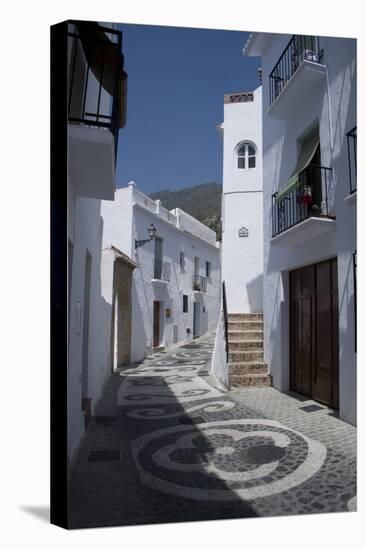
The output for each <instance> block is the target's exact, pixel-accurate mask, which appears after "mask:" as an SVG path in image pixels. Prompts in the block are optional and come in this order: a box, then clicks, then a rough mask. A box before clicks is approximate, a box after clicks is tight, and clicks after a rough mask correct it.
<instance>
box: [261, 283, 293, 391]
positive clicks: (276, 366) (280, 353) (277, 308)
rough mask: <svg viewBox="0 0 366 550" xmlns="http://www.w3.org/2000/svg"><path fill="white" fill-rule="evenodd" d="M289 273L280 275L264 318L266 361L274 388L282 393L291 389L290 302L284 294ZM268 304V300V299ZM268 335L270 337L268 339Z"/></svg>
mask: <svg viewBox="0 0 366 550" xmlns="http://www.w3.org/2000/svg"><path fill="white" fill-rule="evenodd" d="M286 275H288V274H287V273H286V274H285V273H278V276H277V283H276V288H275V290H274V292H271V308H270V309H266V311H265V316H264V328H263V330H264V334H265V338H264V361H265V362H266V363H267V365H268V370H269V373H270V374H271V376H272V382H273V387H275V388H277V389H278V390H280V391H286V390H288V388H289V385H290V383H289V381H290V373H289V369H290V364H289V356H288V350H289V338H290V335H289V330H290V327H289V307H290V306H289V300H286V298H285V297H284V292H283V277H284V276H286ZM267 304H268V299H267ZM266 334H268V337H266Z"/></svg>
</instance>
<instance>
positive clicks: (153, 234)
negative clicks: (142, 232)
mask: <svg viewBox="0 0 366 550" xmlns="http://www.w3.org/2000/svg"><path fill="white" fill-rule="evenodd" d="M147 232H148V234H149V237H150V239H141V240H140V241H138V240H136V239H135V250H137V248H139V247H140V246H144V244H146V243H149V242H150V241H152V240H153V239H156V235H157V233H158V230H157V229H156V227H154V224H150V225H149V227H148V228H147Z"/></svg>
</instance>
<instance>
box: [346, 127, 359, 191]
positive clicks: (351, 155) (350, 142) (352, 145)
mask: <svg viewBox="0 0 366 550" xmlns="http://www.w3.org/2000/svg"><path fill="white" fill-rule="evenodd" d="M347 148H348V175H349V189H350V194H351V195H352V193H355V192H356V191H357V126H355V127H354V128H352V130H351V131H350V132H348V133H347Z"/></svg>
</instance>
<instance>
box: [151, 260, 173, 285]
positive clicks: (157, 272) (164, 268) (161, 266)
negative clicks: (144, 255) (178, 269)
mask: <svg viewBox="0 0 366 550" xmlns="http://www.w3.org/2000/svg"><path fill="white" fill-rule="evenodd" d="M154 279H157V280H159V281H170V263H169V262H163V261H162V260H157V259H155V260H154Z"/></svg>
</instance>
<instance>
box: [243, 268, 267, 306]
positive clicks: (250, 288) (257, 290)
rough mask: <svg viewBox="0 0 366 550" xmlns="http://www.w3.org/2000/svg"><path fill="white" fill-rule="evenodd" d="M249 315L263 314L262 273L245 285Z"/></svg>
mask: <svg viewBox="0 0 366 550" xmlns="http://www.w3.org/2000/svg"><path fill="white" fill-rule="evenodd" d="M246 289H247V293H248V300H249V304H248V307H249V313H262V312H263V273H261V274H260V275H258V276H257V277H255V279H252V280H251V281H249V282H248V283H247V284H246Z"/></svg>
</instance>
